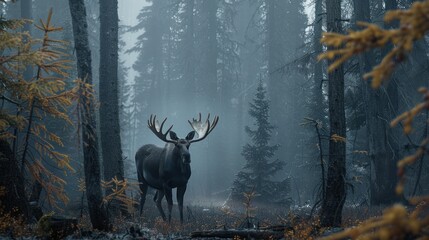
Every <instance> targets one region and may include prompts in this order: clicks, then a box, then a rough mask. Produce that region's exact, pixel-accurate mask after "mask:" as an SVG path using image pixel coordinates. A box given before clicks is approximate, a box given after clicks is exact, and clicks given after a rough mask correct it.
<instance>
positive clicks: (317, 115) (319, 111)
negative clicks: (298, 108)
mask: <svg viewBox="0 0 429 240" xmlns="http://www.w3.org/2000/svg"><path fill="white" fill-rule="evenodd" d="M314 15H315V18H314V36H313V50H314V56H315V57H314V59H316V58H317V56H318V55H319V54H321V53H322V52H323V47H322V44H321V43H320V39H321V38H322V25H323V1H322V0H316V2H315V13H314ZM322 64H323V63H322V61H317V60H315V61H314V76H313V81H314V87H313V109H312V110H313V111H312V114H313V118H314V119H316V120H320V121H323V119H324V115H325V114H324V109H325V102H324V100H323V92H322V91H323V68H322V67H323V65H322ZM320 147H322V146H320Z"/></svg>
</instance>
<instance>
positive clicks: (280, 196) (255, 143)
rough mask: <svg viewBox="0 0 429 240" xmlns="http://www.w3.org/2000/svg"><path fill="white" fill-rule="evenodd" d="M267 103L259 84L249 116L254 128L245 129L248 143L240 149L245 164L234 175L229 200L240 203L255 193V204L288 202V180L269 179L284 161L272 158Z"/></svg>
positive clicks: (261, 85)
mask: <svg viewBox="0 0 429 240" xmlns="http://www.w3.org/2000/svg"><path fill="white" fill-rule="evenodd" d="M269 110H270V102H269V100H268V99H267V98H266V90H265V88H264V86H263V84H262V81H260V82H259V86H258V88H257V92H256V95H255V98H254V99H253V102H252V103H250V109H249V115H250V116H251V117H252V118H253V119H255V126H256V128H255V129H251V128H250V127H249V126H246V132H247V134H248V135H249V137H250V140H251V142H250V143H247V144H246V145H245V146H244V147H243V151H242V153H241V154H242V156H243V157H244V158H245V159H246V164H245V166H244V168H243V170H241V171H240V172H239V173H238V174H237V177H236V179H235V181H234V183H233V187H232V195H231V198H232V200H239V201H240V200H242V197H243V193H244V192H249V191H255V192H256V193H257V194H258V197H257V199H255V200H256V202H257V203H288V201H289V200H288V199H289V198H288V194H289V191H290V186H289V185H290V184H289V179H285V180H284V181H282V182H276V181H273V180H271V179H272V177H273V176H274V175H275V174H276V173H277V172H278V171H279V170H281V169H282V168H283V166H284V162H283V161H281V160H279V159H275V160H272V158H273V157H274V154H275V152H276V151H277V149H278V147H279V146H278V145H270V143H269V142H270V139H271V134H272V132H273V130H274V129H275V127H274V126H273V125H271V123H270V122H269Z"/></svg>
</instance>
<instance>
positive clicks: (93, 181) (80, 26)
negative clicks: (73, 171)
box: [69, 0, 109, 230]
mask: <svg viewBox="0 0 429 240" xmlns="http://www.w3.org/2000/svg"><path fill="white" fill-rule="evenodd" d="M69 6H70V13H71V16H72V23H73V35H74V43H75V49H76V57H77V71H78V76H79V78H81V79H83V80H84V81H85V82H86V83H89V84H92V70H91V51H90V49H89V42H88V30H87V27H88V25H87V22H86V10H85V4H84V1H83V0H69ZM81 115H82V116H81V117H82V119H81V120H82V123H81V124H82V141H83V155H84V172H85V185H86V197H87V201H88V209H89V216H90V218H91V223H92V227H93V228H95V229H99V230H108V229H109V219H108V218H107V214H106V211H105V210H104V209H103V204H102V197H103V195H102V191H101V185H100V180H101V178H100V177H101V173H100V161H99V152H98V142H97V139H98V138H97V133H96V122H95V114H94V105H93V103H92V102H88V103H87V104H83V109H82V111H81Z"/></svg>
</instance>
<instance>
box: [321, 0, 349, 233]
mask: <svg viewBox="0 0 429 240" xmlns="http://www.w3.org/2000/svg"><path fill="white" fill-rule="evenodd" d="M326 10H327V30H328V31H329V32H336V33H341V32H342V26H341V0H327V2H326ZM332 49H333V48H328V50H332ZM329 63H332V60H331V61H330V62H329ZM328 79H329V89H328V99H329V125H330V136H331V139H330V140H329V161H328V175H327V180H326V196H325V198H324V199H323V201H322V209H321V213H320V215H321V219H320V220H321V225H322V226H323V227H337V226H340V225H341V214H342V210H343V206H344V202H345V199H346V188H345V178H346V167H345V165H346V142H345V140H342V139H335V138H333V136H334V135H336V136H338V137H340V138H344V139H345V138H346V120H345V111H344V71H343V67H342V66H340V67H338V68H337V69H335V70H333V71H332V72H330V73H329V74H328Z"/></svg>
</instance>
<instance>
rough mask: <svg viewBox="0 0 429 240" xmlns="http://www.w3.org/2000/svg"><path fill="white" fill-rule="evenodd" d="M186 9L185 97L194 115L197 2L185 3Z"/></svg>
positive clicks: (193, 0)
mask: <svg viewBox="0 0 429 240" xmlns="http://www.w3.org/2000/svg"><path fill="white" fill-rule="evenodd" d="M185 4H186V5H185V7H184V11H185V14H184V20H183V21H184V26H185V29H184V31H185V33H184V38H183V43H184V46H183V47H184V53H183V54H184V55H183V56H184V59H183V60H184V69H183V71H184V73H183V81H184V82H185V83H184V84H183V86H184V89H183V92H182V94H183V96H184V97H185V99H186V102H185V103H186V106H187V109H188V111H189V113H192V114H194V112H195V93H196V87H195V55H194V51H195V38H194V32H195V29H194V9H195V0H187V1H185Z"/></svg>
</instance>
